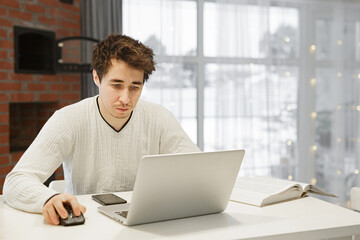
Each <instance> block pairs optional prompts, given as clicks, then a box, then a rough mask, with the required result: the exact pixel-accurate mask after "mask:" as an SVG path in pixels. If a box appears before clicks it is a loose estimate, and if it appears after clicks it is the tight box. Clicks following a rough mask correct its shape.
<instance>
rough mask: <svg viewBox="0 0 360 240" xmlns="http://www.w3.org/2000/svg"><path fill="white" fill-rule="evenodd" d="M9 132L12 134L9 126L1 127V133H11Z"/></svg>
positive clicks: (2, 125) (3, 125)
mask: <svg viewBox="0 0 360 240" xmlns="http://www.w3.org/2000/svg"><path fill="white" fill-rule="evenodd" d="M9 132H10V127H9V124H1V125H0V133H9Z"/></svg>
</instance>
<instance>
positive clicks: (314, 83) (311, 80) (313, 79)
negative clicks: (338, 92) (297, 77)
mask: <svg viewBox="0 0 360 240" xmlns="http://www.w3.org/2000/svg"><path fill="white" fill-rule="evenodd" d="M310 85H311V86H315V85H316V78H312V79H310Z"/></svg>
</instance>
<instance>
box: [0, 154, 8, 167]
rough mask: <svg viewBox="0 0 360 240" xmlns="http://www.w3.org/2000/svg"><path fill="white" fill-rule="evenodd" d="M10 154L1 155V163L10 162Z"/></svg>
mask: <svg viewBox="0 0 360 240" xmlns="http://www.w3.org/2000/svg"><path fill="white" fill-rule="evenodd" d="M9 160H10V158H9V155H1V156H0V165H5V164H9V162H10V161H9Z"/></svg>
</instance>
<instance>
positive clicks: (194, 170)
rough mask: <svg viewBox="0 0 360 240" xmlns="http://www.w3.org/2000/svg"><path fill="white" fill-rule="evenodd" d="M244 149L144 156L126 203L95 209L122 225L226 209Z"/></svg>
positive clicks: (217, 211)
mask: <svg viewBox="0 0 360 240" xmlns="http://www.w3.org/2000/svg"><path fill="white" fill-rule="evenodd" d="M244 154H245V151H244V150H230V151H218V152H198V153H182V154H166V155H152V156H144V157H142V158H141V159H140V163H139V168H138V172H137V175H136V181H135V186H134V191H133V194H132V198H131V203H130V204H122V205H110V206H101V207H98V211H100V212H101V213H103V214H105V215H107V216H108V217H111V218H113V219H115V220H116V221H119V222H121V223H122V224H124V225H128V226H131V225H138V224H144V223H152V222H158V221H165V220H171V219H178V218H186V217H192V216H199V215H205V214H212V213H219V212H222V211H224V210H225V209H226V207H227V204H228V202H229V199H230V195H231V192H232V189H233V187H234V184H235V181H236V178H237V175H238V172H239V169H240V165H241V163H242V160H243V157H244Z"/></svg>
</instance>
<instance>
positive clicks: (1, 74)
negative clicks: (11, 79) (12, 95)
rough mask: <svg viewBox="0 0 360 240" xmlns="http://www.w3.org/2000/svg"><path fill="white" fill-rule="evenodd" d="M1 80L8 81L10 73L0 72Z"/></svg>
mask: <svg viewBox="0 0 360 240" xmlns="http://www.w3.org/2000/svg"><path fill="white" fill-rule="evenodd" d="M0 80H8V73H7V72H0Z"/></svg>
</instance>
